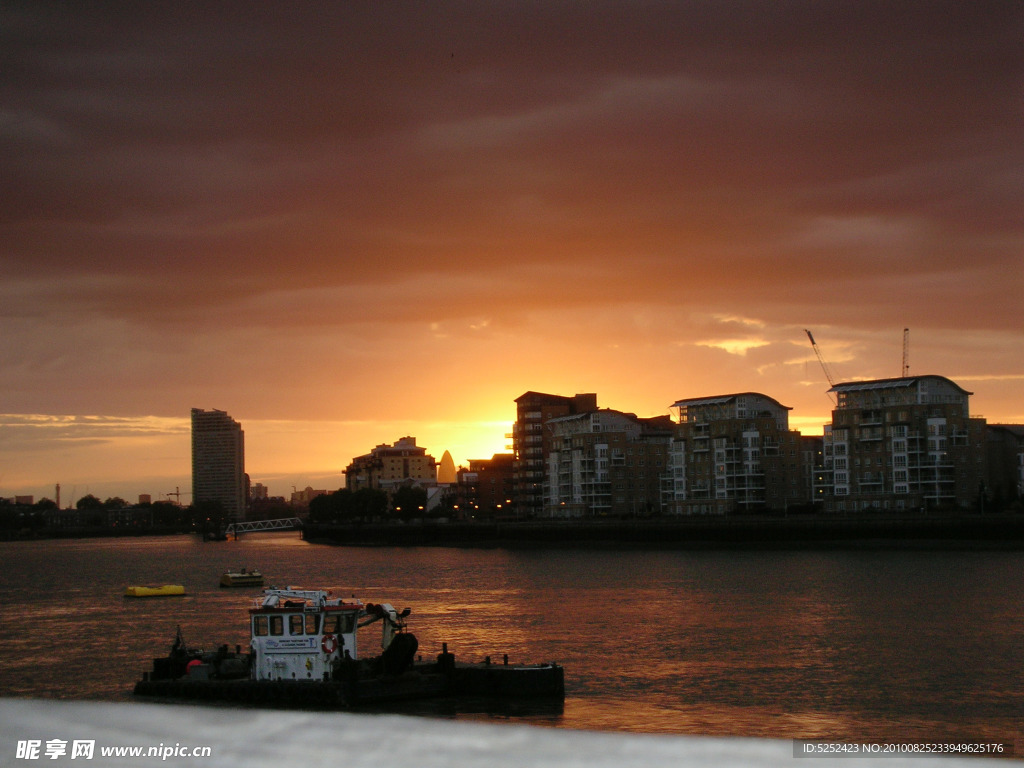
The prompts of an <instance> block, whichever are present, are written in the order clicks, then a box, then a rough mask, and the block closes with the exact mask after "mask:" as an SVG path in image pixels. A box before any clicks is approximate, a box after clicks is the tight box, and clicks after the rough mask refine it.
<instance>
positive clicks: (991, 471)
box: [985, 424, 1024, 508]
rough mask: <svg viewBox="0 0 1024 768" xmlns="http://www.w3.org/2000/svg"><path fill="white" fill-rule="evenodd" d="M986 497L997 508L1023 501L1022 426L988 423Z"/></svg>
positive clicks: (1023, 442)
mask: <svg viewBox="0 0 1024 768" xmlns="http://www.w3.org/2000/svg"><path fill="white" fill-rule="evenodd" d="M985 458H986V460H987V461H988V479H987V480H986V481H985V495H986V497H987V499H988V502H989V503H990V504H993V505H994V506H995V507H996V508H1001V507H1002V506H1003V505H1005V504H1008V503H1011V502H1018V503H1019V502H1020V501H1021V500H1022V499H1024V425H1022V424H989V425H988V429H987V430H986V431H985Z"/></svg>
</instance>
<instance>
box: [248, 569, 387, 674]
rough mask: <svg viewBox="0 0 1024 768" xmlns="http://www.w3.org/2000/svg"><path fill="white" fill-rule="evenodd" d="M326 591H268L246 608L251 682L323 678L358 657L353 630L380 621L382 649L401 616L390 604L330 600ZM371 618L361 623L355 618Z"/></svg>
mask: <svg viewBox="0 0 1024 768" xmlns="http://www.w3.org/2000/svg"><path fill="white" fill-rule="evenodd" d="M329 595H330V593H329V592H327V591H326V590H300V589H267V590H264V593H263V597H262V598H261V599H260V600H259V601H258V602H257V605H256V607H254V608H252V609H250V611H249V619H250V631H251V638H250V647H251V648H252V652H253V655H254V658H253V662H252V677H253V678H254V679H256V680H327V679H330V678H331V677H333V675H334V674H335V671H336V670H337V669H338V668H339V666H340V665H341V664H343V663H344V662H346V661H348V660H352V661H354V660H356V659H358V658H359V649H358V645H357V640H356V631H357V629H358V628H359V627H360V626H366V625H367V624H370V623H372V622H374V621H378V620H383V630H384V632H383V640H382V642H381V647H382V648H383V649H385V650H386V649H387V647H388V646H389V645H390V644H391V640H392V639H393V637H394V636H395V632H396V630H397V631H401V629H402V628H403V627H404V623H403V619H404V618H405V616H404V615H400V614H398V613H397V612H396V611H395V609H394V608H393V607H392V606H391V605H389V604H386V603H385V604H383V605H373V604H370V605H364V604H363V602H362V601H361V600H357V599H355V598H351V599H348V600H344V599H337V598H331V597H330V596H329ZM364 616H369V617H370V618H369V619H368V620H366V621H364V622H363V623H362V624H360V622H359V619H360V618H361V617H364Z"/></svg>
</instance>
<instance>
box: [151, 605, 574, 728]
mask: <svg viewBox="0 0 1024 768" xmlns="http://www.w3.org/2000/svg"><path fill="white" fill-rule="evenodd" d="M409 614H410V610H409V609H408V608H406V609H405V610H403V611H401V612H399V611H397V610H395V608H394V607H393V606H392V605H391V604H390V603H381V604H377V605H375V604H373V603H365V604H364V603H363V602H362V601H360V600H357V599H356V598H349V599H335V598H331V597H330V593H329V592H328V591H327V590H322V589H321V590H302V589H294V588H287V589H274V588H272V589H266V590H264V592H263V597H262V598H259V599H258V600H257V601H256V603H255V605H254V606H253V607H252V608H250V610H249V651H248V653H243V652H242V648H241V646H240V645H236V646H235V649H234V651H231V650H229V647H228V646H227V645H221V646H220V647H219V648H218V649H217V650H216V651H209V652H206V651H203V650H198V649H192V648H189V647H188V646H187V645H186V643H185V641H184V640H183V638H182V635H181V629H180V627H179V629H178V633H177V636H176V637H175V640H174V643H173V645H172V646H171V651H170V653H169V654H168V655H167V656H165V657H161V658H155V659H153V666H152V669H151V670H150V671H147V672H144V673H143V675H142V679H141V680H140V681H138V682H137V683H136V684H135V688H134V693H135V695H136V696H142V697H147V698H167V699H178V700H181V699H189V700H201V701H217V702H233V703H238V704H247V705H253V704H255V705H257V706H266V707H285V708H287V707H294V708H315V709H325V710H330V709H346V708H354V707H359V706H371V707H381V706H385V707H386V706H391V705H397V704H399V703H401V702H410V701H418V700H422V699H452V698H458V697H464V698H466V699H469V700H474V701H476V700H479V699H481V698H483V699H487V700H499V701H500V702H501V703H503V704H505V703H511V702H522V701H529V702H535V701H543V702H553V703H557V704H561V702H563V701H564V699H565V680H564V673H563V670H562V667H561V666H559V665H558V664H552V663H544V664H509V662H508V656H507V655H504V656H503V657H502V662H501V663H491V658H490V657H489V656H488V657H487V658H486V660H485V661H483V662H482V663H475V664H474V663H464V662H456V661H455V655H454V654H452V653H449V652H448V644H447V643H443V644H442V646H441V653H440V654H438V655H437V656H436V659H435V660H428V661H424V660H423V659H422V657H420V658H417V656H416V653H417V650H418V649H419V641H418V640H417V639H416V636H415V635H413V634H412V633H411V632H408V631H407V627H406V619H407V618H408V616H409ZM378 621H379V622H381V626H382V637H381V648H382V649H383V650H382V653H381V654H380V655H379V656H374V657H370V658H365V659H364V658H361V657H360V655H359V649H358V645H357V630H358V629H360V628H362V627H365V626H367V625H369V624H372V623H374V622H378Z"/></svg>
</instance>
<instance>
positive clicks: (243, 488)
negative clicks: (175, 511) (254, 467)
mask: <svg viewBox="0 0 1024 768" xmlns="http://www.w3.org/2000/svg"><path fill="white" fill-rule="evenodd" d="M192 500H193V503H195V504H202V503H206V502H215V503H219V504H221V505H222V506H223V508H224V512H225V513H226V514H227V516H228V519H229V520H241V519H243V518H244V516H245V510H246V502H247V500H248V477H246V474H245V433H244V432H243V431H242V425H241V424H239V423H238V422H237V421H235V420H234V419H232V418H231V417H230V416H229V415H228V414H227V413H225V412H224V411H217V410H210V411H206V410H203V409H200V408H193V409H192Z"/></svg>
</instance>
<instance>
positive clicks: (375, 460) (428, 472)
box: [345, 437, 437, 493]
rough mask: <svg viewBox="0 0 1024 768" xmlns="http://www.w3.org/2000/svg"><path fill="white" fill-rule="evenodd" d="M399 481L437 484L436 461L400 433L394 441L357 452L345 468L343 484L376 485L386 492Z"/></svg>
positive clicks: (356, 487)
mask: <svg viewBox="0 0 1024 768" xmlns="http://www.w3.org/2000/svg"><path fill="white" fill-rule="evenodd" d="M402 485H414V486H418V487H421V488H434V487H436V486H437V462H436V461H435V460H434V457H433V456H429V455H427V449H426V448H423V447H420V446H418V445H416V438H415V437H403V438H400V439H399V440H396V441H395V444H394V445H378V446H377V447H376V448H374V449H373V450H372V451H370V452H369V453H367V454H365V455H363V456H358V457H356V458H354V459H353V460H352V463H350V464H349V465H348V466H347V467H346V468H345V487H346V488H348V489H349V490H353V491H358V490H360V489H362V488H377V489H380V490H383V491H387V492H389V493H391V492H394V491H395V490H396V489H397V488H399V487H400V486H402Z"/></svg>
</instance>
